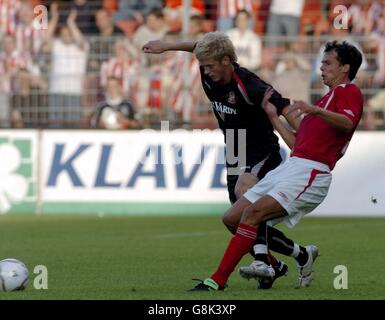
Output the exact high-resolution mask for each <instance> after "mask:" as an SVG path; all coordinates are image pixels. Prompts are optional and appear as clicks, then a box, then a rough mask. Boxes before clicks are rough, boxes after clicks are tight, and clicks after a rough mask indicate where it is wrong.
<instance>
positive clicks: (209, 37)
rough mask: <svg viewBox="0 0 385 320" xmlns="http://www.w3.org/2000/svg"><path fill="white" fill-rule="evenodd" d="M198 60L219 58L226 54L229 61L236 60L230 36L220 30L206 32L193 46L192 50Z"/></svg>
mask: <svg viewBox="0 0 385 320" xmlns="http://www.w3.org/2000/svg"><path fill="white" fill-rule="evenodd" d="M193 53H194V54H195V56H196V57H197V58H198V60H209V59H214V60H217V61H219V60H221V59H222V58H223V57H224V56H228V57H229V58H230V61H231V62H236V61H237V55H236V54H235V49H234V45H233V43H232V42H231V40H230V38H229V37H228V36H227V35H226V34H224V33H222V32H218V31H215V32H209V33H206V34H205V35H204V36H203V38H202V39H201V40H199V41H198V43H197V45H196V46H195V49H194V52H193Z"/></svg>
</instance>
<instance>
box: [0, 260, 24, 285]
mask: <svg viewBox="0 0 385 320" xmlns="http://www.w3.org/2000/svg"><path fill="white" fill-rule="evenodd" d="M28 279H29V272H28V269H27V267H26V265H25V264H24V263H23V262H21V261H19V260H17V259H13V258H8V259H4V260H1V261H0V291H16V290H24V289H25V288H26V287H27V284H28Z"/></svg>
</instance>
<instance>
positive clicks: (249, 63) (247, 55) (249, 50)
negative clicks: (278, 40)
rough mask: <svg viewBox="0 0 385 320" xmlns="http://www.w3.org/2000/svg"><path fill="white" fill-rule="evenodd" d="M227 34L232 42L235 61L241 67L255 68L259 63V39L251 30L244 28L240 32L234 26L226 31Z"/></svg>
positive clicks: (260, 45) (260, 47) (260, 46)
mask: <svg viewBox="0 0 385 320" xmlns="http://www.w3.org/2000/svg"><path fill="white" fill-rule="evenodd" d="M227 35H228V36H229V38H230V40H231V41H232V42H233V44H234V47H235V53H236V54H237V57H238V61H237V62H238V63H239V64H240V65H241V67H245V68H247V69H250V70H255V69H257V68H258V67H259V66H260V64H261V51H262V44H261V39H260V38H259V37H258V36H257V35H256V34H255V33H254V32H253V31H252V30H246V32H245V33H244V34H241V32H240V31H239V30H238V29H236V28H235V29H231V30H229V31H227Z"/></svg>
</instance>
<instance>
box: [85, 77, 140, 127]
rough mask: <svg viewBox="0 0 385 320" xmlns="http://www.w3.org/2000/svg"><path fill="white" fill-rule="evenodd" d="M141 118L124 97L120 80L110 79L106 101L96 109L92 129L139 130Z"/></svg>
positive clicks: (92, 119)
mask: <svg viewBox="0 0 385 320" xmlns="http://www.w3.org/2000/svg"><path fill="white" fill-rule="evenodd" d="M139 120H140V116H139V114H138V113H136V112H135V109H134V106H133V105H132V104H131V103H130V102H129V101H128V100H126V99H124V96H123V88H122V84H121V83H120V81H119V79H117V78H115V77H110V78H109V79H108V82H107V87H106V100H105V101H103V102H101V103H100V104H99V106H98V107H97V108H96V110H95V113H94V115H93V117H92V118H91V127H93V128H102V129H137V128H139V127H140V122H139Z"/></svg>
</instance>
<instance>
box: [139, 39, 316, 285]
mask: <svg viewBox="0 0 385 320" xmlns="http://www.w3.org/2000/svg"><path fill="white" fill-rule="evenodd" d="M174 50H179V51H187V52H192V53H194V54H195V56H196V57H197V59H198V61H199V64H200V71H201V80H202V85H203V88H204V91H205V93H206V95H207V97H208V98H209V100H210V101H211V104H212V107H213V111H214V114H215V116H216V118H217V120H218V124H219V127H220V128H221V130H222V131H223V133H224V135H225V142H226V152H229V147H230V146H231V145H233V144H234V149H235V151H236V152H235V156H237V155H240V154H241V152H242V150H244V151H245V153H246V159H245V163H244V164H242V165H241V166H240V164H239V163H238V164H229V163H228V162H227V171H228V174H227V188H228V192H229V197H230V201H231V203H234V202H235V201H236V200H237V198H239V197H241V196H242V195H243V193H245V192H246V191H247V190H248V189H249V188H250V187H251V186H253V185H254V184H255V183H257V182H258V181H259V180H260V179H262V178H263V177H264V176H265V175H266V173H267V172H269V171H270V170H272V169H274V168H276V167H277V166H278V165H279V164H280V163H281V161H282V158H281V155H280V153H279V143H278V137H277V136H276V135H275V134H274V129H273V126H272V124H271V123H270V121H269V118H268V117H267V115H266V113H265V112H264V110H263V109H262V107H261V103H262V100H263V97H264V94H265V91H266V89H267V88H268V87H270V85H269V84H267V83H266V82H264V81H263V80H262V79H260V78H259V77H258V76H257V75H255V74H254V73H252V72H250V71H249V70H247V69H245V68H242V67H241V66H240V65H238V64H237V62H236V60H237V56H236V54H235V50H234V46H233V44H232V42H231V40H230V39H229V38H228V36H227V35H225V34H223V33H220V32H210V33H207V34H206V35H205V36H204V37H203V38H202V39H200V40H199V41H184V42H165V41H161V40H156V41H150V42H148V43H147V44H145V45H144V46H143V51H144V52H145V53H156V54H159V53H163V52H165V51H174ZM250 58H251V59H252V57H250ZM269 101H270V102H271V103H272V104H273V105H274V106H275V107H276V108H277V110H278V112H279V113H281V112H282V111H283V109H284V108H285V107H286V106H288V105H289V104H290V101H289V100H288V99H285V98H283V97H282V96H281V95H280V94H279V93H278V92H277V91H274V93H273V95H272V97H271V98H270V100H269ZM229 129H234V133H235V135H231V134H230V135H229V136H230V137H234V139H232V140H233V141H226V136H227V133H228V132H229ZM240 129H245V131H246V138H245V139H241V137H240V138H239V139H238V136H237V134H236V133H237V132H238V133H239V132H240V131H239V130H240ZM238 158H239V157H238ZM239 221H240V216H231V215H229V214H227V215H225V216H224V217H223V222H224V224H225V225H226V226H227V228H228V229H229V230H230V231H231V232H232V233H235V231H236V229H237V227H238V224H239ZM267 244H268V247H267ZM268 249H271V250H273V251H276V252H279V253H281V254H284V255H287V256H293V257H294V258H295V259H296V260H297V262H298V263H299V264H300V265H303V264H305V263H306V262H307V261H308V259H310V258H309V253H308V251H307V250H306V248H305V247H302V246H299V245H298V244H296V243H294V242H293V241H292V240H291V239H288V238H287V237H286V236H285V235H284V234H283V233H282V232H281V231H279V230H278V229H276V228H273V227H270V226H267V225H266V223H263V224H261V225H260V227H259V229H258V238H257V240H256V243H255V245H254V247H253V250H254V254H253V256H254V258H255V261H254V262H253V263H252V264H251V265H250V268H251V272H250V270H248V272H247V276H248V277H249V276H250V274H253V273H254V277H255V278H257V279H259V288H262V289H268V288H270V287H271V286H272V284H273V282H274V280H275V279H276V278H278V277H280V276H282V275H284V274H285V273H286V271H287V265H286V264H285V263H283V262H281V261H278V260H276V259H275V258H274V257H273V256H272V255H270V254H269V250H268ZM266 265H268V266H270V267H269V268H266ZM241 275H242V273H241ZM243 276H245V274H243ZM196 288H197V289H198V290H209V289H210V287H209V286H207V285H204V284H202V285H201V286H199V285H198V286H197V287H196Z"/></svg>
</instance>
